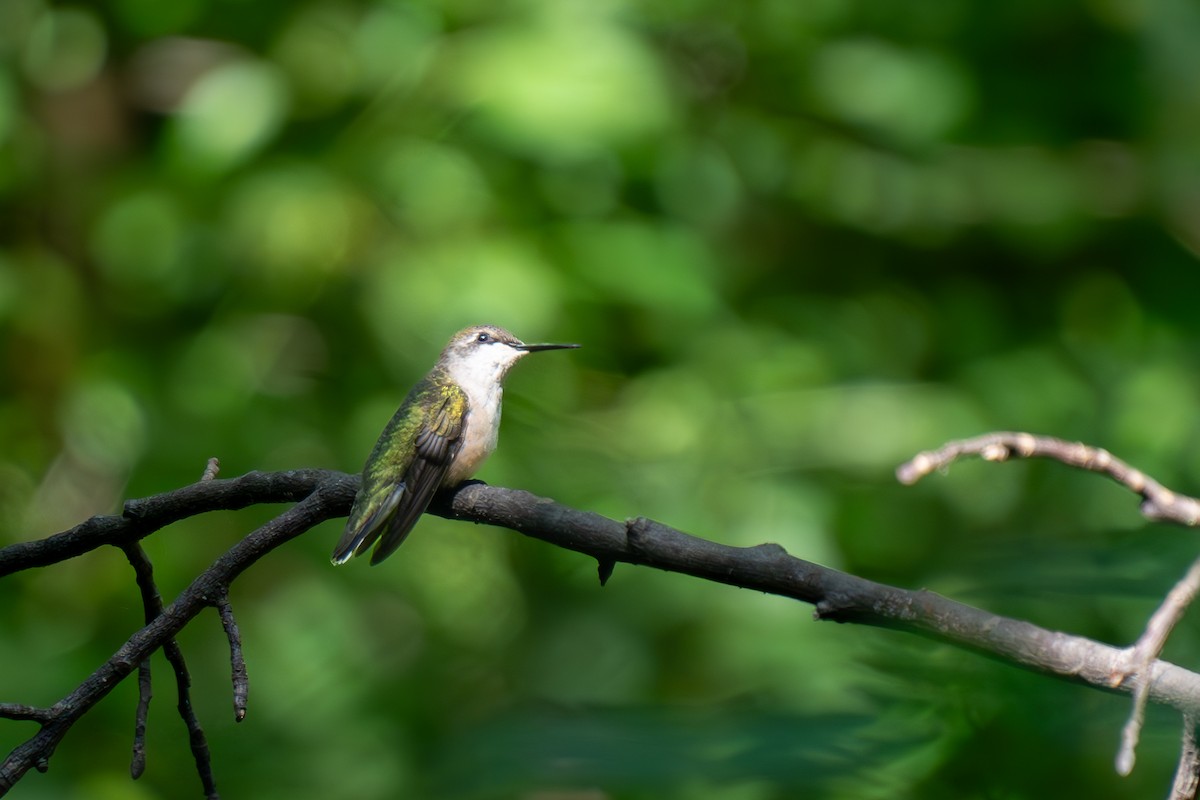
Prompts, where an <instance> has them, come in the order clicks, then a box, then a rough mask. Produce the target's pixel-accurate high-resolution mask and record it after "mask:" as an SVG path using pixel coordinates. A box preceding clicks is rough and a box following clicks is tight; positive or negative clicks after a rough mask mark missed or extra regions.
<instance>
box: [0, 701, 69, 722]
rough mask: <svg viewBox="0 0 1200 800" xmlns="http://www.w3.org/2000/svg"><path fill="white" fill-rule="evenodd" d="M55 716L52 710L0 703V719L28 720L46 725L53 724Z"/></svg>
mask: <svg viewBox="0 0 1200 800" xmlns="http://www.w3.org/2000/svg"><path fill="white" fill-rule="evenodd" d="M55 716H56V714H55V711H54V709H53V708H39V707H38V706H27V705H25V704H23V703H0V719H21V720H29V721H31V722H40V723H41V724H42V725H46V724H49V723H51V722H53V721H54V717H55Z"/></svg>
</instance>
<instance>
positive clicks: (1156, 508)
mask: <svg viewBox="0 0 1200 800" xmlns="http://www.w3.org/2000/svg"><path fill="white" fill-rule="evenodd" d="M970 455H975V456H979V457H980V458H983V459H984V460H985V461H1006V460H1008V459H1009V458H1013V457H1017V458H1050V459H1054V460H1055V461H1061V462H1062V463H1064V464H1067V465H1068V466H1072V467H1078V468H1080V469H1084V470H1088V471H1090V472H1097V473H1100V474H1102V475H1106V476H1108V477H1109V478H1112V479H1113V480H1115V481H1116V482H1117V483H1120V484H1121V485H1122V486H1125V487H1127V488H1128V489H1130V490H1131V491H1133V492H1135V493H1136V494H1138V495H1140V496H1141V498H1142V504H1141V509H1140V510H1141V513H1142V515H1143V516H1144V517H1146V518H1147V519H1149V520H1151V521H1153V522H1174V523H1176V524H1179V525H1185V526H1188V527H1195V526H1196V525H1197V524H1200V500H1197V499H1196V498H1194V497H1189V496H1187V495H1183V494H1179V493H1178V492H1174V491H1172V490H1170V489H1168V488H1166V487H1165V486H1163V485H1162V484H1161V483H1159V482H1158V481H1156V480H1154V479H1153V478H1151V477H1149V476H1148V475H1146V474H1145V473H1144V472H1142V471H1141V470H1138V469H1135V468H1133V467H1131V466H1129V464H1127V463H1125V462H1124V461H1122V460H1121V459H1119V458H1117V457H1116V456H1114V455H1112V454H1111V453H1109V452H1108V451H1107V450H1104V449H1101V448H1098V447H1090V446H1088V445H1085V444H1081V443H1079V442H1068V441H1065V440H1063V439H1056V438H1054V437H1050V436H1035V435H1033V434H1030V433H1012V432H1007V431H1003V432H997V433H988V434H984V435H983V436H976V437H974V438H971V439H961V440H957V441H953V442H947V443H946V444H944V445H942V446H941V447H940V448H938V449H937V450H931V451H927V452H923V453H918V454H917V455H916V456H914V457H913V458H912V459H910V460H909V461H907V462H905V463H903V464H901V465H900V466H899V467H897V468H896V477H897V478H898V479H899V480H900V482H901V483H904V484H913V483H916V482H917V481H919V480H920V479H921V478H923V477H925V476H926V475H928V474H930V473H931V472H933V471H934V470H944V469H946V468H947V467H948V466H949V465H950V464H951V463H952V462H953V461H955V460H956V459H958V458H960V457H962V456H970ZM1197 593H1200V558H1198V559H1197V560H1196V561H1195V562H1193V563H1192V566H1191V567H1190V568H1189V569H1188V571H1187V573H1186V574H1185V575H1184V576H1183V578H1181V579H1180V580H1179V582H1178V583H1176V584H1175V586H1174V587H1173V588H1172V589H1171V591H1170V592H1168V593H1167V596H1166V597H1165V598H1164V599H1163V602H1162V604H1161V605H1160V606H1159V607H1158V608H1157V609H1156V610H1155V612H1154V614H1153V615H1152V616H1151V617H1150V619H1149V621H1148V622H1147V623H1146V628H1145V630H1144V631H1143V632H1142V635H1141V636H1139V637H1138V640H1137V641H1136V642H1135V643H1134V644H1133V646H1131V647H1130V648H1129V649H1128V650H1126V651H1125V655H1124V657H1123V658H1122V659H1121V660H1120V663H1119V664H1117V665H1115V667H1114V669H1113V673H1112V675H1111V677H1110V683H1111V685H1112V686H1113V687H1117V686H1122V685H1124V684H1125V683H1126V682H1128V681H1130V680H1131V679H1132V678H1134V677H1135V676H1136V678H1137V680H1136V681H1134V682H1133V686H1132V693H1133V708H1132V709H1131V711H1130V714H1129V719H1128V720H1127V721H1126V723H1125V726H1124V728H1123V729H1122V731H1121V746H1120V748H1119V749H1118V751H1117V758H1116V768H1117V772H1118V773H1120V774H1121V775H1128V774H1129V773H1130V772H1132V771H1133V766H1134V762H1135V761H1136V752H1135V751H1136V748H1137V743H1138V739H1139V738H1140V736H1141V730H1142V726H1143V724H1144V722H1145V718H1146V703H1147V700H1148V698H1149V694H1150V687H1151V684H1152V682H1153V680H1152V678H1153V676H1152V667H1153V665H1154V662H1155V661H1156V660H1157V659H1158V657H1159V655H1160V654H1161V653H1162V651H1163V648H1164V647H1165V646H1166V643H1167V638H1168V637H1169V636H1170V635H1171V631H1172V630H1173V629H1174V627H1175V625H1176V624H1177V623H1178V622H1179V620H1180V619H1181V618H1182V617H1183V614H1184V612H1185V611H1187V608H1188V606H1189V605H1191V603H1192V601H1193V600H1195V598H1196V595H1197ZM1184 716H1185V720H1184V732H1185V737H1184V742H1183V748H1182V750H1181V755H1180V764H1179V771H1178V773H1177V775H1176V788H1175V790H1173V794H1172V797H1173V798H1176V797H1177V798H1183V797H1187V798H1194V797H1195V796H1196V778H1195V775H1196V770H1197V767H1196V763H1197V759H1198V758H1200V757H1198V756H1197V753H1196V741H1195V726H1194V720H1193V719H1192V717H1191V715H1190V714H1188V713H1185V715H1184ZM1189 764H1190V766H1189ZM1189 775H1190V776H1193V777H1192V782H1191V784H1190V789H1189V790H1188V791H1190V793H1188V794H1180V791H1181V790H1180V786H1181V785H1182V784H1181V780H1182V779H1183V778H1184V777H1186V776H1189Z"/></svg>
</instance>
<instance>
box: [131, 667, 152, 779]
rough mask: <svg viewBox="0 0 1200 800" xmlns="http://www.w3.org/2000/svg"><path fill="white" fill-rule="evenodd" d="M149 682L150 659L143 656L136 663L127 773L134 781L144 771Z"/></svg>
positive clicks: (150, 690)
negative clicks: (136, 672) (131, 753)
mask: <svg viewBox="0 0 1200 800" xmlns="http://www.w3.org/2000/svg"><path fill="white" fill-rule="evenodd" d="M150 683H151V682H150V659H149V658H144V659H142V663H140V664H138V704H137V711H136V712H135V713H134V718H133V757H132V758H131V759H130V761H129V775H130V776H131V777H132V778H133V779H134V780H135V781H136V780H137V779H138V778H140V777H142V774H143V773H144V772H145V771H146V719H147V717H149V715H150V700H151V699H152V698H153V697H154V692H153V691H152V689H151V685H150Z"/></svg>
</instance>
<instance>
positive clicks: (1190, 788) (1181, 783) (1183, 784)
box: [1171, 714, 1200, 800]
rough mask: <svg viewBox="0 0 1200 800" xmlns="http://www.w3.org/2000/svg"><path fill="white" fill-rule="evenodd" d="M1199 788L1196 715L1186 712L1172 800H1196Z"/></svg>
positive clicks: (1172, 787)
mask: <svg viewBox="0 0 1200 800" xmlns="http://www.w3.org/2000/svg"><path fill="white" fill-rule="evenodd" d="M1197 789H1200V747H1197V745H1196V717H1195V715H1193V714H1184V715H1183V746H1182V747H1181V748H1180V750H1179V766H1178V767H1177V768H1176V770H1175V781H1174V783H1173V784H1172V785H1171V800H1196V792H1197Z"/></svg>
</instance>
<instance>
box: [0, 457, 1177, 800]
mask: <svg viewBox="0 0 1200 800" xmlns="http://www.w3.org/2000/svg"><path fill="white" fill-rule="evenodd" d="M357 487H358V478H357V477H356V476H351V475H346V474H344V473H340V472H333V471H324V470H298V471H292V472H280V473H256V472H254V473H248V474H246V475H243V476H241V477H238V478H232V479H215V480H202V481H200V482H198V483H195V484H192V485H190V486H186V487H183V488H181V489H178V490H175V491H171V492H166V493H164V494H160V495H155V496H153V497H148V498H145V499H141V500H132V501H129V502H128V503H126V506H125V511H124V514H123V515H121V516H102V517H95V518H93V519H91V520H88V521H87V522H84V523H83V524H81V525H79V526H76V527H75V528H72V529H71V530H69V531H65V532H63V533H60V534H56V535H54V536H51V537H49V538H47V539H44V540H42V541H40V542H30V543H25V544H19V545H12V546H10V547H6V548H3V549H0V576H3V575H7V574H10V573H12V572H16V571H19V570H23V569H29V568H31V567H40V566H46V565H49V564H53V563H57V562H60V561H65V560H67V559H70V558H73V557H75V556H77V555H80V554H82V553H85V552H88V551H90V550H93V549H95V548H97V547H101V546H104V545H115V546H119V547H127V546H128V544H129V543H131V542H136V541H139V540H140V539H142V538H144V537H145V536H148V535H150V534H151V533H154V532H155V531H157V530H160V529H161V528H163V527H165V526H167V525H169V524H171V523H172V522H175V521H177V520H179V519H182V518H184V517H188V516H193V515H197V514H201V513H204V512H207V511H216V510H228V509H236V508H243V507H246V506H248V505H252V504H256V503H274V502H293V503H295V505H293V506H292V507H291V508H290V509H288V510H286V511H284V512H283V513H282V514H280V515H279V516H278V517H276V518H275V519H273V520H271V521H270V522H268V523H267V524H265V525H263V526H262V527H261V528H259V529H257V530H255V531H254V532H252V533H251V534H249V535H248V536H247V537H246V538H244V539H243V540H241V541H240V542H238V543H237V544H236V545H234V546H233V547H232V548H231V549H230V550H229V551H228V552H226V553H225V554H224V555H222V556H221V557H220V558H218V559H217V560H216V561H215V562H214V563H213V564H212V565H211V566H210V567H209V568H208V569H206V570H205V571H204V572H203V573H202V574H201V575H200V576H199V577H197V578H196V580H195V581H193V582H192V584H191V585H190V586H188V587H187V588H186V589H185V590H184V591H183V592H182V593H181V594H180V595H179V596H178V597H177V598H175V600H174V601H173V602H171V603H170V604H169V605H167V606H165V607H164V608H162V610H161V613H159V614H157V615H156V616H154V617H153V619H151V620H150V621H149V622H148V623H147V624H146V625H145V627H143V628H142V629H141V630H139V631H137V632H136V633H134V634H133V635H132V636H131V637H130V638H129V639H128V640H127V641H126V642H125V643H124V644H123V645H122V646H121V647H120V648H119V649H118V650H117V652H116V653H114V654H113V656H112V657H111V658H110V659H109V660H108V661H106V662H105V663H104V664H102V665H101V666H100V667H99V668H98V669H97V670H96V671H95V672H94V673H93V674H92V675H91V676H90V677H89V678H88V679H87V680H86V681H84V682H83V683H82V684H81V685H80V686H79V687H77V688H76V689H75V690H74V691H72V692H70V693H69V694H68V695H66V696H65V697H64V698H63V699H62V700H60V701H59V702H58V703H56V704H54V705H53V706H51V707H49V708H44V709H43V708H34V707H30V706H26V705H19V704H16V703H11V704H0V717H6V718H9V719H24V720H34V721H36V722H38V723H39V725H40V730H39V732H38V733H37V734H36V735H34V736H33V737H31V738H30V739H29V740H28V741H26V742H24V743H23V744H21V745H19V746H18V747H17V748H16V749H14V750H13V751H12V752H11V753H10V754H9V755H8V757H7V758H6V759H5V761H4V762H3V764H2V765H0V794H3V793H5V792H6V791H7V790H8V789H10V788H12V786H13V785H14V784H15V783H16V782H17V781H18V780H20V778H21V777H22V776H23V775H24V774H25V773H26V772H27V771H28V770H30V769H33V768H38V769H44V768H45V767H46V765H47V763H48V759H49V758H50V756H51V754H52V753H53V752H54V749H55V747H56V746H57V744H58V743H59V742H60V741H61V740H62V738H63V736H65V735H66V733H67V732H68V731H69V729H70V727H71V726H72V725H73V724H74V723H75V722H76V721H78V719H79V718H80V717H82V716H83V714H85V713H86V712H87V711H88V710H89V709H90V708H92V707H93V706H94V705H95V704H96V703H97V702H99V701H100V700H101V699H102V698H103V697H104V696H105V695H107V694H108V693H109V691H111V690H112V688H113V687H114V686H115V685H116V684H117V683H118V682H120V681H121V680H123V679H125V678H126V677H128V676H129V675H130V674H132V673H134V672H135V671H137V670H138V668H139V665H140V664H142V663H143V662H144V661H145V660H146V658H147V657H148V656H149V655H150V654H151V653H153V652H154V651H155V650H157V649H159V648H163V647H166V646H168V645H169V643H171V642H172V641H173V640H174V638H175V636H176V635H177V634H178V633H179V631H180V630H182V629H183V627H184V626H186V625H187V624H188V623H189V622H190V621H191V620H192V619H194V618H195V617H196V616H197V615H198V614H200V612H201V611H203V610H204V609H205V608H206V607H209V606H213V607H215V608H217V609H218V610H219V611H220V612H221V618H222V621H223V623H224V624H225V626H226V629H227V632H229V630H230V623H231V621H232V616H231V612H230V610H229V608H228V605H227V601H228V587H229V585H230V584H231V583H232V582H233V581H234V580H235V579H236V578H237V577H238V576H239V575H241V574H242V572H244V571H245V570H246V569H247V568H248V567H249V566H250V565H252V564H253V563H254V562H256V561H257V560H258V559H260V558H262V557H263V556H264V555H266V554H267V553H269V552H270V551H271V550H273V549H274V548H276V547H279V546H280V545H282V544H284V543H285V542H287V541H289V540H291V539H293V538H295V537H296V536H299V535H301V534H302V533H304V532H305V531H307V530H308V529H310V528H311V527H313V526H314V525H316V524H318V523H320V522H322V521H324V520H327V519H330V518H333V517H337V516H342V515H345V514H346V513H347V512H348V510H349V506H350V503H351V500H352V499H353V496H354V492H355V491H356V490H357ZM430 512H431V513H434V514H438V515H440V516H443V517H447V518H451V519H457V520H466V521H471V522H476V523H482V524H489V525H495V526H499V527H503V528H509V529H512V530H515V531H518V532H520V533H523V534H525V535H527V536H531V537H534V538H537V539H540V540H542V541H545V542H548V543H550V544H553V545H557V546H559V547H564V548H566V549H569V550H574V551H576V552H579V553H583V554H586V555H588V556H590V557H592V558H595V559H596V560H597V562H598V563H599V565H600V575H601V578H602V579H605V578H606V577H607V576H608V574H610V573H611V571H612V568H613V565H615V564H616V563H618V562H622V563H628V564H635V565H642V566H649V567H655V568H658V569H661V570H665V571H669V572H678V573H682V574H686V575H691V576H694V577H697V578H701V579H704V580H709V581H714V582H717V583H723V584H728V585H731V586H738V587H742V588H747V589H754V590H757V591H762V592H770V593H772V594H778V595H782V596H785V597H791V598H794V599H796V600H800V601H802V602H805V603H809V604H812V605H813V606H814V608H815V612H814V616H815V618H816V619H820V620H832V621H836V622H846V623H859V624H866V625H873V626H878V627H884V628H891V629H895V630H900V631H907V632H910V633H915V634H918V635H921V636H925V637H929V638H932V639H936V640H939V641H942V642H947V643H949V644H952V645H955V646H959V647H964V648H968V649H971V650H974V651H977V652H980V653H984V654H987V655H989V656H992V657H994V658H997V659H1000V660H1002V661H1007V662H1010V663H1013V664H1017V665H1020V666H1023V667H1026V668H1029V669H1033V670H1037V671H1040V672H1043V673H1046V674H1050V675H1056V676H1059V677H1062V678H1067V679H1070V680H1073V681H1077V682H1082V683H1085V684H1088V685H1090V686H1093V687H1096V688H1101V689H1105V690H1113V689H1114V688H1116V689H1118V690H1123V691H1130V690H1131V689H1132V687H1133V686H1137V685H1142V681H1143V680H1144V678H1143V677H1142V675H1141V674H1139V675H1136V676H1131V677H1130V678H1129V680H1126V681H1123V682H1118V683H1119V685H1117V686H1115V687H1114V682H1113V680H1112V676H1113V675H1114V674H1118V673H1120V671H1121V669H1122V666H1123V665H1124V664H1125V663H1127V662H1126V661H1123V660H1122V659H1123V657H1125V658H1127V653H1128V651H1126V650H1122V649H1119V648H1116V647H1112V646H1109V645H1105V644H1101V643H1099V642H1095V641H1092V640H1089V639H1086V638H1083V637H1079V636H1073V635H1070V634H1067V633H1061V632H1055V631H1050V630H1047V629H1044V628H1040V627H1038V626H1036V625H1033V624H1031V623H1028V622H1023V621H1020V620H1016V619H1010V618H1006V617H1001V616H998V615H995V614H991V613H989V612H987V611H984V610H981V609H978V608H973V607H971V606H968V605H965V604H962V603H958V602H955V601H953V600H950V599H947V598H945V597H942V596H940V595H937V594H935V593H933V592H929V591H925V590H907V589H901V588H896V587H892V586H887V585H884V584H880V583H876V582H873V581H870V580H866V579H864V578H860V577H856V576H854V575H849V574H846V573H843V572H840V571H838V570H834V569H830V568H828V567H823V566H821V565H819V564H815V563H812V562H810V561H805V560H804V559H801V558H797V557H795V556H792V555H789V554H788V553H787V552H786V551H785V550H784V549H783V548H782V547H780V546H778V545H775V544H762V545H757V546H755V547H732V546H729V545H723V544H719V543H717V542H713V541H709V540H707V539H702V538H699V537H696V536H692V535H689V534H687V533H684V532H682V531H678V530H675V529H674V528H671V527H668V526H666V525H663V524H661V523H658V522H655V521H653V520H649V519H645V518H637V519H633V520H629V521H627V522H620V521H617V520H613V519H609V518H607V517H604V516H601V515H599V514H595V513H592V512H587V511H580V510H576V509H573V508H569V507H567V506H564V505H561V504H559V503H556V502H554V501H552V500H549V499H546V498H542V497H538V496H536V495H533V494H530V493H529V492H524V491H519V490H513V489H504V488H498V487H493V486H487V485H486V484H483V483H479V482H471V483H467V484H464V485H462V486H460V487H457V488H455V489H452V490H447V491H444V492H442V493H441V494H439V495H438V496H437V497H436V498H435V500H434V503H433V505H432V506H431V507H430ZM234 630H235V632H236V628H234ZM230 639H231V644H233V643H234V642H236V640H237V638H236V635H233V634H231V637H230ZM233 668H234V687H235V688H234V693H235V709H236V712H235V713H236V714H237V715H238V716H239V718H240V716H241V715H242V714H244V713H245V702H246V698H245V690H246V684H245V665H244V663H242V662H241V659H240V651H237V652H235V653H234V657H233ZM1145 674H1146V675H1148V677H1149V680H1148V681H1147V682H1146V683H1145V691H1146V695H1147V697H1148V699H1149V700H1150V701H1152V702H1156V703H1162V704H1167V705H1170V706H1173V707H1175V708H1177V709H1180V710H1181V711H1182V712H1184V713H1185V714H1186V715H1188V716H1189V718H1195V717H1196V715H1197V714H1200V674H1197V673H1195V672H1192V671H1189V670H1186V669H1184V668H1182V667H1179V666H1176V665H1174V664H1170V663H1168V662H1165V661H1161V660H1157V659H1156V660H1155V661H1154V662H1153V664H1152V665H1151V668H1150V669H1149V670H1148V671H1147V672H1146V673H1145ZM205 784H206V785H205V790H206V794H208V795H209V796H216V790H215V786H211V787H210V786H209V781H205Z"/></svg>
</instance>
